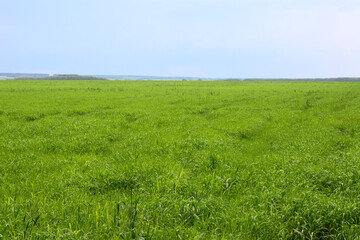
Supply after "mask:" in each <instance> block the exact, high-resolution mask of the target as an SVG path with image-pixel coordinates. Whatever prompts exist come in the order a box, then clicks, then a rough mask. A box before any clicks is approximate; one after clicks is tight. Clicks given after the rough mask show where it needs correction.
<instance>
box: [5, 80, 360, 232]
mask: <svg viewBox="0 0 360 240" xmlns="http://www.w3.org/2000/svg"><path fill="white" fill-rule="evenodd" d="M359 143H360V84H359V83H357V82H354V83H349V82H201V81H196V82H186V81H182V82H168V81H161V82H153V81H151V82H150V81H149V82H138V81H0V239H2V238H3V239H49V238H50V239H122V238H123V239H256V238H259V239H279V238H282V239H318V238H330V239H331V238H333V239H354V238H356V237H358V236H359V235H360V197H359V196H360V144H359Z"/></svg>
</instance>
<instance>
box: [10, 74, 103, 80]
mask: <svg viewBox="0 0 360 240" xmlns="http://www.w3.org/2000/svg"><path fill="white" fill-rule="evenodd" d="M15 80H107V79H106V78H99V77H93V76H83V75H77V74H58V75H54V76H46V77H18V78H15Z"/></svg>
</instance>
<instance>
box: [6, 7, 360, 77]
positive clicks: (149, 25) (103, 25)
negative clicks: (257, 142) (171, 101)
mask: <svg viewBox="0 0 360 240" xmlns="http://www.w3.org/2000/svg"><path fill="white" fill-rule="evenodd" d="M0 72H45V73H78V74H124V75H157V76H199V77H338V76H347V77H354V76H360V1H359V0H87V1H85V0H0Z"/></svg>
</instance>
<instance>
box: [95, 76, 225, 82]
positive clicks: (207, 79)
mask: <svg viewBox="0 0 360 240" xmlns="http://www.w3.org/2000/svg"><path fill="white" fill-rule="evenodd" d="M90 76H94V77H100V78H106V79H109V80H178V81H182V80H183V81H199V80H200V81H201V80H204V81H215V80H221V79H220V78H200V77H166V76H165V77H160V76H142V75H90Z"/></svg>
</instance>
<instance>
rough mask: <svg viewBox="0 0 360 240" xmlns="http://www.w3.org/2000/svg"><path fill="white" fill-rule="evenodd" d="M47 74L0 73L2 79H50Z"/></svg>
mask: <svg viewBox="0 0 360 240" xmlns="http://www.w3.org/2000/svg"><path fill="white" fill-rule="evenodd" d="M48 76H50V75H49V74H46V73H0V79H12V78H28V77H30V78H40V77H48Z"/></svg>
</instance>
